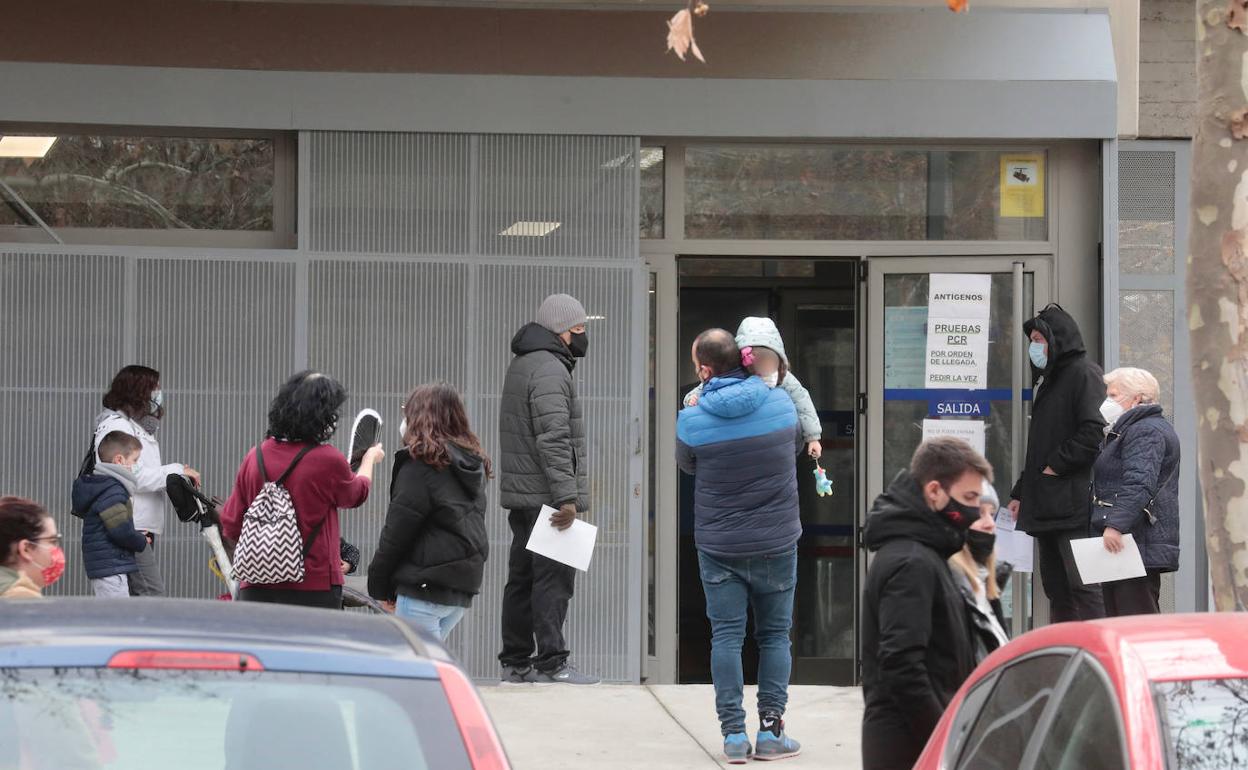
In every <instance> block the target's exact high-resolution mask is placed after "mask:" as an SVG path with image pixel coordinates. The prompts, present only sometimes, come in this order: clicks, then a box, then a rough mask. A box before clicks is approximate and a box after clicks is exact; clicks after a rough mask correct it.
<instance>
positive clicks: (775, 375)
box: [758, 372, 780, 388]
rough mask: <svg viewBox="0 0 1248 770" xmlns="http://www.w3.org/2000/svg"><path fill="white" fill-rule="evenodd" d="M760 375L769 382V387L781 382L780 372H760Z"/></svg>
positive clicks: (764, 380)
mask: <svg viewBox="0 0 1248 770" xmlns="http://www.w3.org/2000/svg"><path fill="white" fill-rule="evenodd" d="M758 376H759V377H762V378H763V382H765V383H767V387H769V388H774V387H776V386H777V385H779V384H780V372H772V373H771V374H760V375H758Z"/></svg>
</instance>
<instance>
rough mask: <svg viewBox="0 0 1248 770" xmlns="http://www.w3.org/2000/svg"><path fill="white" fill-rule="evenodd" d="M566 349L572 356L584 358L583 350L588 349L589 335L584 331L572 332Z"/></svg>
mask: <svg viewBox="0 0 1248 770" xmlns="http://www.w3.org/2000/svg"><path fill="white" fill-rule="evenodd" d="M568 350H570V351H572V357H573V358H584V357H585V351H587V350H589V337H587V336H585V332H580V333H579V334H578V333H577V332H572V341H571V342H569V343H568Z"/></svg>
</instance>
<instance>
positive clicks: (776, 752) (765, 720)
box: [754, 714, 802, 762]
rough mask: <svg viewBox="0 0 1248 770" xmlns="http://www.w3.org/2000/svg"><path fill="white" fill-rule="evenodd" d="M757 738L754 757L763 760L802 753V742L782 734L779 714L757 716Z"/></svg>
mask: <svg viewBox="0 0 1248 770" xmlns="http://www.w3.org/2000/svg"><path fill="white" fill-rule="evenodd" d="M758 723H759V727H758V740H757V741H755V744H754V746H755V748H754V758H755V759H757V760H761V761H763V762H770V761H771V760H773V759H788V758H789V757H796V756H797V755H798V754H800V753H802V744H800V743H798V742H797V741H795V740H793V739H792V738H790V737H789V736H787V735H785V734H784V720H783V719H781V718H780V715H779V714H763V715H761V716H760V717H759V718H758Z"/></svg>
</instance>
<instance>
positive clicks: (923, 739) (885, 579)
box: [862, 437, 992, 770]
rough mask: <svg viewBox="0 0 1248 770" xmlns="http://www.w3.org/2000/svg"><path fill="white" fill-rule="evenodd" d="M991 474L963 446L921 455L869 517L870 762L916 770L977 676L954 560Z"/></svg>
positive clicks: (865, 733) (949, 441)
mask: <svg viewBox="0 0 1248 770" xmlns="http://www.w3.org/2000/svg"><path fill="white" fill-rule="evenodd" d="M985 480H987V481H991V480H992V467H991V466H990V465H989V464H988V461H987V460H985V459H984V458H983V457H982V456H980V454H979V453H978V452H976V451H975V450H974V449H972V448H971V446H970V445H969V444H967V443H966V442H965V441H962V440H961V439H956V438H951V437H940V438H934V439H931V440H930V441H926V442H924V443H923V444H922V445H921V446H919V448H918V449H917V450H916V451H915V453H914V457H913V458H912V460H911V461H910V469H909V470H907V471H902V472H901V473H899V474H897V477H896V478H894V479H893V482H892V483H891V484H890V485H889V487H888V490H887V491H885V492H884V494H882V495H880V496H879V497H878V498H877V499H876V501H875V504H874V505H873V506H872V508H871V513H870V514H869V515H868V516H867V527H866V533H865V540H866V545H867V548H868V549H870V550H871V551H872V552H874V554H875V555H874V557H873V558H872V560H871V565H870V568H869V569H868V570H867V585H866V591H865V596H864V603H863V613H862V691H863V699H864V700H865V701H866V710H865V712H864V713H863V719H862V764H863V768H864V769H865V770H894V769H897V770H900V769H901V768H909V767H911V766H912V765H913V764H914V762H915V760H917V759H918V758H919V754H920V753H922V751H923V746H924V744H926V743H927V739H928V738H929V737H930V736H931V733H932V730H934V729H935V727H936V723H937V722H939V721H940V715H941V714H942V713H943V712H944V710H945V706H947V705H948V704H949V701H950V700H951V699H952V698H953V695H954V693H956V692H957V690H958V688H959V687H961V686H962V682H963V681H965V680H966V677H967V676H969V675H970V673H971V671H972V670H973V669H974V668H975V653H974V648H973V646H972V644H971V629H970V622H969V620H968V618H967V614H966V610H965V609H964V607H963V605H962V601H963V600H962V595H961V593H960V592H959V590H958V587H957V586H956V585H955V584H954V582H953V577H952V575H951V574H950V572H949V565H948V563H947V561H946V560H947V559H948V558H949V557H950V556H952V555H953V554H955V553H957V552H958V551H960V550H962V544H963V542H964V541H965V538H966V530H967V528H969V527H970V526H971V524H972V523H973V522H974V521H975V520H976V519H978V518H979V516H980V511H979V498H980V493H981V491H982V490H983V486H984V481H985Z"/></svg>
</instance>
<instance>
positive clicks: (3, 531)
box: [0, 497, 65, 599]
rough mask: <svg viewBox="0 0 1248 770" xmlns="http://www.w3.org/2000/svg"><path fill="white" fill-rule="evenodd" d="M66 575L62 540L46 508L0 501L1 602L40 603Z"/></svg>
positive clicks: (6, 499) (29, 502) (26, 502)
mask: <svg viewBox="0 0 1248 770" xmlns="http://www.w3.org/2000/svg"><path fill="white" fill-rule="evenodd" d="M64 571H65V552H64V551H63V550H61V536H60V535H59V534H58V533H57V531H56V522H55V521H53V519H52V517H51V516H50V515H49V514H48V512H47V511H46V510H44V507H43V506H42V505H40V504H39V503H36V502H35V501H33V500H27V499H25V498H23V497H0V599H38V598H39V597H40V596H41V595H42V591H43V589H45V588H47V587H48V586H50V585H52V584H53V583H55V582H56V581H57V580H60V578H61V573H63V572H64Z"/></svg>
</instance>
